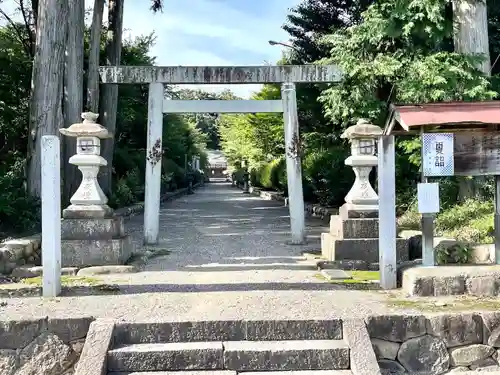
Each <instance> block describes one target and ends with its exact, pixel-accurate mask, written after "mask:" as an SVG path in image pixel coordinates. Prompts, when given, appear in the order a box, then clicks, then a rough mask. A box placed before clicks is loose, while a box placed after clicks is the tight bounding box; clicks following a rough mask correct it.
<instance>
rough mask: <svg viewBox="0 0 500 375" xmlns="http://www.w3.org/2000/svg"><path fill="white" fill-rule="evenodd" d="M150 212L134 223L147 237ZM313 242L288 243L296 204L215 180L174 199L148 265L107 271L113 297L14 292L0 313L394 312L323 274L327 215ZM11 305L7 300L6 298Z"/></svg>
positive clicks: (374, 296)
mask: <svg viewBox="0 0 500 375" xmlns="http://www.w3.org/2000/svg"><path fill="white" fill-rule="evenodd" d="M142 220H143V217H142V216H137V217H133V218H131V219H130V220H129V221H127V223H126V225H127V228H128V230H129V231H130V233H131V235H132V237H133V240H134V242H135V243H136V244H138V245H139V244H140V243H141V241H142ZM307 224H308V244H307V245H306V246H289V245H286V241H287V240H288V239H289V218H288V209H287V208H286V207H284V206H283V203H281V202H273V201H264V200H262V199H260V198H256V197H253V196H248V195H244V194H242V193H241V191H240V190H238V189H234V188H231V187H230V186H229V185H228V184H208V185H206V186H205V187H203V188H200V189H198V190H196V193H195V194H194V195H190V196H185V197H182V198H180V199H177V200H175V201H173V202H169V203H166V204H165V206H164V207H163V208H162V210H161V214H160V227H161V228H162V230H161V238H160V244H159V245H158V248H159V249H166V250H168V251H170V252H171V253H170V254H169V255H166V256H161V257H157V258H154V259H151V260H150V262H149V263H148V264H146V265H145V266H144V267H143V270H142V272H139V273H136V274H129V275H110V276H106V277H103V279H104V280H106V281H108V282H113V283H118V284H120V289H121V290H120V292H119V294H115V295H105V296H102V295H101V296H79V297H60V298H57V299H55V300H44V299H42V298H37V297H31V298H13V299H8V300H4V302H6V304H5V303H2V304H0V315H1V317H2V318H3V319H6V318H10V319H13V318H22V317H32V316H39V315H49V316H75V315H93V316H96V317H114V318H117V319H124V320H157V319H170V320H186V319H189V320H201V319H261V318H262V319H264V318H265V319H273V318H277V319H279V318H295V319H308V318H309V319H316V318H329V317H335V316H350V317H352V316H354V315H356V316H364V315H367V314H373V313H382V312H387V311H388V308H387V304H386V302H385V301H386V300H387V296H386V294H385V293H383V292H377V291H371V292H370V291H354V290H345V289H343V288H342V287H341V286H338V285H332V284H329V283H326V282H324V281H322V280H320V279H318V277H317V271H316V270H315V269H314V266H313V265H314V262H313V261H311V260H309V261H308V260H305V259H304V257H303V256H302V255H301V252H302V251H304V250H318V249H319V248H320V233H321V232H323V231H327V230H328V229H327V223H326V222H323V221H320V220H317V219H308V221H307ZM4 305H5V306H4Z"/></svg>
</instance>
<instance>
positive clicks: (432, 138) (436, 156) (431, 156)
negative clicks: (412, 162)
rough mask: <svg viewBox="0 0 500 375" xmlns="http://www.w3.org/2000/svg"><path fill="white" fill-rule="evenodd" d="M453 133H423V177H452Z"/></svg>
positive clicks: (453, 169) (453, 171)
mask: <svg viewBox="0 0 500 375" xmlns="http://www.w3.org/2000/svg"><path fill="white" fill-rule="evenodd" d="M453 139H454V134H453V133H424V134H423V136H422V167H423V169H424V176H427V177H432V176H453V174H454V173H455V163H454V156H453Z"/></svg>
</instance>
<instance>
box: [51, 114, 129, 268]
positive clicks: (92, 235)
mask: <svg viewBox="0 0 500 375" xmlns="http://www.w3.org/2000/svg"><path fill="white" fill-rule="evenodd" d="M98 117H99V115H98V114H95V113H91V112H85V113H82V118H83V122H82V123H77V124H73V125H71V126H70V127H68V128H66V129H60V132H61V134H63V135H65V136H67V137H73V138H76V155H73V156H72V157H71V158H70V159H69V163H71V164H73V165H76V166H77V167H78V169H79V170H80V171H81V172H82V182H81V184H80V186H79V187H78V189H77V191H76V192H75V194H74V195H73V196H72V197H71V199H70V202H71V205H70V206H69V207H68V208H66V209H65V210H63V220H62V222H61V240H62V241H61V247H62V249H61V250H62V254H61V266H62V267H83V266H102V265H120V264H124V263H125V262H126V261H127V260H128V259H129V258H130V256H131V255H132V251H133V245H132V243H131V241H130V238H129V237H128V236H127V235H126V234H125V228H124V224H123V217H118V216H115V215H114V214H113V210H112V209H111V208H110V207H109V206H108V204H107V203H108V198H107V197H106V195H105V194H104V192H103V191H102V189H101V187H100V186H99V182H98V180H97V175H98V173H99V168H100V167H101V166H105V165H107V161H106V160H105V159H104V158H103V157H102V156H101V155H100V153H101V139H103V138H110V137H111V134H110V133H109V132H108V131H107V129H106V128H104V127H103V126H101V125H99V124H98V123H97V122H96V121H97V118H98Z"/></svg>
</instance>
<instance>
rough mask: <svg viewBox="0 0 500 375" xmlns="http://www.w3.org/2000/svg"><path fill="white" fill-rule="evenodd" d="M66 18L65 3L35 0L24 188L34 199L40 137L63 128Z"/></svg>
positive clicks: (37, 193) (38, 188)
mask: <svg viewBox="0 0 500 375" xmlns="http://www.w3.org/2000/svg"><path fill="white" fill-rule="evenodd" d="M67 17H68V6H67V3H66V2H65V1H59V0H39V3H38V18H37V33H36V54H35V59H34V62H33V79H32V87H33V91H32V97H31V108H30V131H29V141H28V160H27V162H28V188H29V191H30V193H31V195H32V196H36V197H39V196H40V194H41V183H40V180H41V175H40V168H41V139H42V136H44V135H57V134H58V133H59V128H61V127H63V126H64V121H63V115H62V106H61V104H62V103H61V98H62V86H63V79H64V54H65V45H66V42H67V37H66V31H67Z"/></svg>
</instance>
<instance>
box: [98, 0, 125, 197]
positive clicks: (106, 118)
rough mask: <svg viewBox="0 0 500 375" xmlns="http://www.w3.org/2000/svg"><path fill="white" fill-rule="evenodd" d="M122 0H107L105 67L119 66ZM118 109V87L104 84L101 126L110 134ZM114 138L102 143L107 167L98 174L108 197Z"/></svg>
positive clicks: (114, 126)
mask: <svg viewBox="0 0 500 375" xmlns="http://www.w3.org/2000/svg"><path fill="white" fill-rule="evenodd" d="M123 5H124V0H108V33H107V37H106V65H110V66H119V65H120V60H121V52H122V36H123ZM117 108H118V85H117V84H106V85H103V87H102V97H101V110H100V113H101V124H102V125H103V126H104V127H105V128H106V129H108V131H109V132H110V133H111V134H114V133H115V130H116V111H117ZM113 151H114V138H110V139H107V140H105V141H104V142H103V150H102V156H103V157H104V159H106V160H107V162H108V165H107V166H105V167H102V168H101V170H100V173H99V184H100V185H101V187H102V190H103V191H104V194H106V195H108V196H109V195H110V193H111V185H112V171H113Z"/></svg>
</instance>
